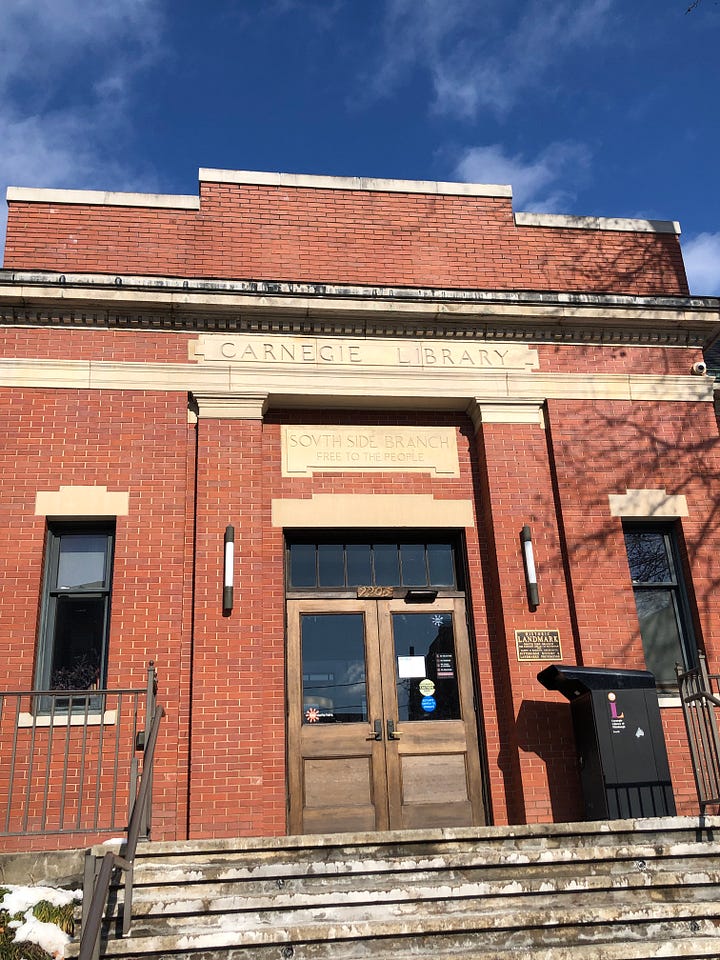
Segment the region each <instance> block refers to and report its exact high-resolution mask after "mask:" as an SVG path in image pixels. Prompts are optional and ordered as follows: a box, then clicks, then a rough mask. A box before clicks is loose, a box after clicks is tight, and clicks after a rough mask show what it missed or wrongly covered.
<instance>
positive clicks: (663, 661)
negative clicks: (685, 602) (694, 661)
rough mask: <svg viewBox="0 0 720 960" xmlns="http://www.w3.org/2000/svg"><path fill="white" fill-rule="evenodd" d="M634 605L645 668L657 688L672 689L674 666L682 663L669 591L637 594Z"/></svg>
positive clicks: (678, 636) (675, 679)
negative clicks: (638, 622) (666, 687)
mask: <svg viewBox="0 0 720 960" xmlns="http://www.w3.org/2000/svg"><path fill="white" fill-rule="evenodd" d="M635 605H636V607H637V612H638V619H639V620H640V635H641V636H642V642H643V650H644V652H645V664H646V666H647V668H648V670H650V672H651V673H654V674H655V680H656V682H657V684H658V686H672V685H673V684H676V683H677V678H676V676H675V664H676V663H682V662H683V654H682V645H681V642H680V631H679V630H678V618H677V613H676V610H675V604H674V600H673V597H672V595H671V594H670V592H669V591H668V590H642V591H636V593H635Z"/></svg>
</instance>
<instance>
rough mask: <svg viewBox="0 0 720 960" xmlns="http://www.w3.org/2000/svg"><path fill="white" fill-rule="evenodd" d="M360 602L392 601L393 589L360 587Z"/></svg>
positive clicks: (358, 595)
mask: <svg viewBox="0 0 720 960" xmlns="http://www.w3.org/2000/svg"><path fill="white" fill-rule="evenodd" d="M357 598H358V600H387V599H390V600H392V598H393V588H392V587H358V588H357Z"/></svg>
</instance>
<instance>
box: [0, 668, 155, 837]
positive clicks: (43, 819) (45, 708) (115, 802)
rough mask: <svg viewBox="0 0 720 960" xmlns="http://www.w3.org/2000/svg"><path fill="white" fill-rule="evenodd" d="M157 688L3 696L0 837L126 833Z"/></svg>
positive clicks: (151, 680) (150, 684)
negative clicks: (139, 760)
mask: <svg viewBox="0 0 720 960" xmlns="http://www.w3.org/2000/svg"><path fill="white" fill-rule="evenodd" d="M155 690H156V673H155V667H154V664H152V663H151V664H150V665H149V668H148V675H147V685H146V687H144V688H140V689H131V688H128V689H116V690H32V691H27V690H22V691H17V690H11V691H0V767H2V770H3V776H2V777H0V837H1V836H6V837H12V836H32V835H37V836H43V835H49V834H92V833H114V832H117V831H124V830H125V827H126V825H127V823H128V820H129V818H130V813H131V808H132V804H133V802H134V799H135V795H136V792H137V782H138V758H139V754H140V751H141V750H142V746H143V741H144V740H146V739H147V736H148V733H149V727H150V723H151V721H152V718H153V715H154V712H155Z"/></svg>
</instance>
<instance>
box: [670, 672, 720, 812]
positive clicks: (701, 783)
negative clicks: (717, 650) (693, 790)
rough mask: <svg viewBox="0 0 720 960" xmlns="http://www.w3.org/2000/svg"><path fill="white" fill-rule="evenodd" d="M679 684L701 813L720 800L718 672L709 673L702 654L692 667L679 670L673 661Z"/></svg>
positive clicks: (719, 688) (719, 680)
mask: <svg viewBox="0 0 720 960" xmlns="http://www.w3.org/2000/svg"><path fill="white" fill-rule="evenodd" d="M675 672H676V673H677V679H678V687H679V689H680V699H681V701H682V708H683V716H684V717H685V727H686V728H687V735H688V741H689V744H690V757H691V760H692V768H693V773H694V775H695V785H696V787H697V794H698V801H699V803H700V813H701V814H704V813H705V811H706V809H707V807H711V806H715V805H717V804H720V735H719V734H718V711H719V710H720V674H717V673H708V669H707V661H706V659H705V656H704V654H702V653H701V654H700V655H699V664H698V666H697V667H696V668H694V669H692V670H687V671H684V672H683V671H682V669H681V668H680V666H679V665H678V664H676V666H675Z"/></svg>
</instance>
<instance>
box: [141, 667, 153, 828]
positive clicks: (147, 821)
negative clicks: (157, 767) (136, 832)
mask: <svg viewBox="0 0 720 960" xmlns="http://www.w3.org/2000/svg"><path fill="white" fill-rule="evenodd" d="M156 695H157V670H156V669H155V661H154V660H151V661H150V662H149V663H148V674H147V695H146V700H145V731H144V733H143V743H142V748H143V769H142V775H143V778H144V777H145V751H146V750H147V747H148V740H149V737H150V727H151V726H152V722H153V718H154V716H155V698H156ZM147 776H148V780H149V781H150V783H149V792H148V800H147V804H146V806H145V808H144V809H143V811H142V820H141V826H140V835H141V836H142V837H143V839H144V840H149V839H150V831H151V830H152V770H149V771H148V774H147Z"/></svg>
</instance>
